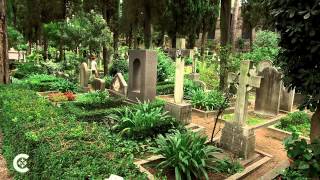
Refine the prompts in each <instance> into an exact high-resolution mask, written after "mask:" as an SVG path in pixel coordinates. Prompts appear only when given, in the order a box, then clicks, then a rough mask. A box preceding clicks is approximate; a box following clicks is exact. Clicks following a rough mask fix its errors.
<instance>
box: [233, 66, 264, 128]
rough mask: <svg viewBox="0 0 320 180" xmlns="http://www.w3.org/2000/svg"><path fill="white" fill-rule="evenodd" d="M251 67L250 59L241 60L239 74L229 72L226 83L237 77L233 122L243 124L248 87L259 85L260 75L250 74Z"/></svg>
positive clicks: (246, 106) (246, 111)
mask: <svg viewBox="0 0 320 180" xmlns="http://www.w3.org/2000/svg"><path fill="white" fill-rule="evenodd" d="M251 67H252V62H251V61H242V63H241V66H240V75H239V77H237V75H235V74H234V73H229V75H228V83H234V82H235V81H237V78H239V82H238V83H239V86H238V90H237V100H236V107H235V117H234V118H235V119H234V120H235V122H237V123H239V124H241V125H244V124H245V122H246V119H247V113H248V97H249V95H248V90H249V88H250V87H256V88H258V87H260V82H261V77H260V76H254V75H250V69H251Z"/></svg>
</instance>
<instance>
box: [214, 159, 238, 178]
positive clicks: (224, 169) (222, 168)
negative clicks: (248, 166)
mask: <svg viewBox="0 0 320 180" xmlns="http://www.w3.org/2000/svg"><path fill="white" fill-rule="evenodd" d="M215 166H216V167H215V172H218V173H224V174H230V175H231V174H235V173H238V172H241V171H243V169H244V168H243V166H242V165H241V163H240V162H239V161H237V160H236V159H227V158H225V159H221V160H218V161H217V162H216V165H215Z"/></svg>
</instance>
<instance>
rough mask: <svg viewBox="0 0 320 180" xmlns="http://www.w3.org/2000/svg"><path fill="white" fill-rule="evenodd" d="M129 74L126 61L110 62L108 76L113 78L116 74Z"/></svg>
mask: <svg viewBox="0 0 320 180" xmlns="http://www.w3.org/2000/svg"><path fill="white" fill-rule="evenodd" d="M128 72H129V64H128V61H127V60H126V59H116V60H114V61H112V65H111V67H110V75H111V76H115V75H116V74H117V73H122V74H127V73H128Z"/></svg>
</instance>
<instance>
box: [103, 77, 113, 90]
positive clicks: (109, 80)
mask: <svg viewBox="0 0 320 180" xmlns="http://www.w3.org/2000/svg"><path fill="white" fill-rule="evenodd" d="M103 79H104V81H105V83H106V88H110V86H111V83H112V80H113V76H105V77H104V78H103Z"/></svg>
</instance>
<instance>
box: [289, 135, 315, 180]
mask: <svg viewBox="0 0 320 180" xmlns="http://www.w3.org/2000/svg"><path fill="white" fill-rule="evenodd" d="M284 145H285V149H286V150H287V155H288V157H289V158H290V159H292V160H293V163H292V164H291V166H290V170H291V171H295V172H297V173H298V174H301V175H303V176H304V177H308V178H316V177H319V174H320V164H319V162H320V142H314V143H312V144H308V143H307V141H306V140H305V139H301V140H299V134H298V133H297V132H293V133H292V136H290V137H289V138H287V139H286V140H285V141H284Z"/></svg>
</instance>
